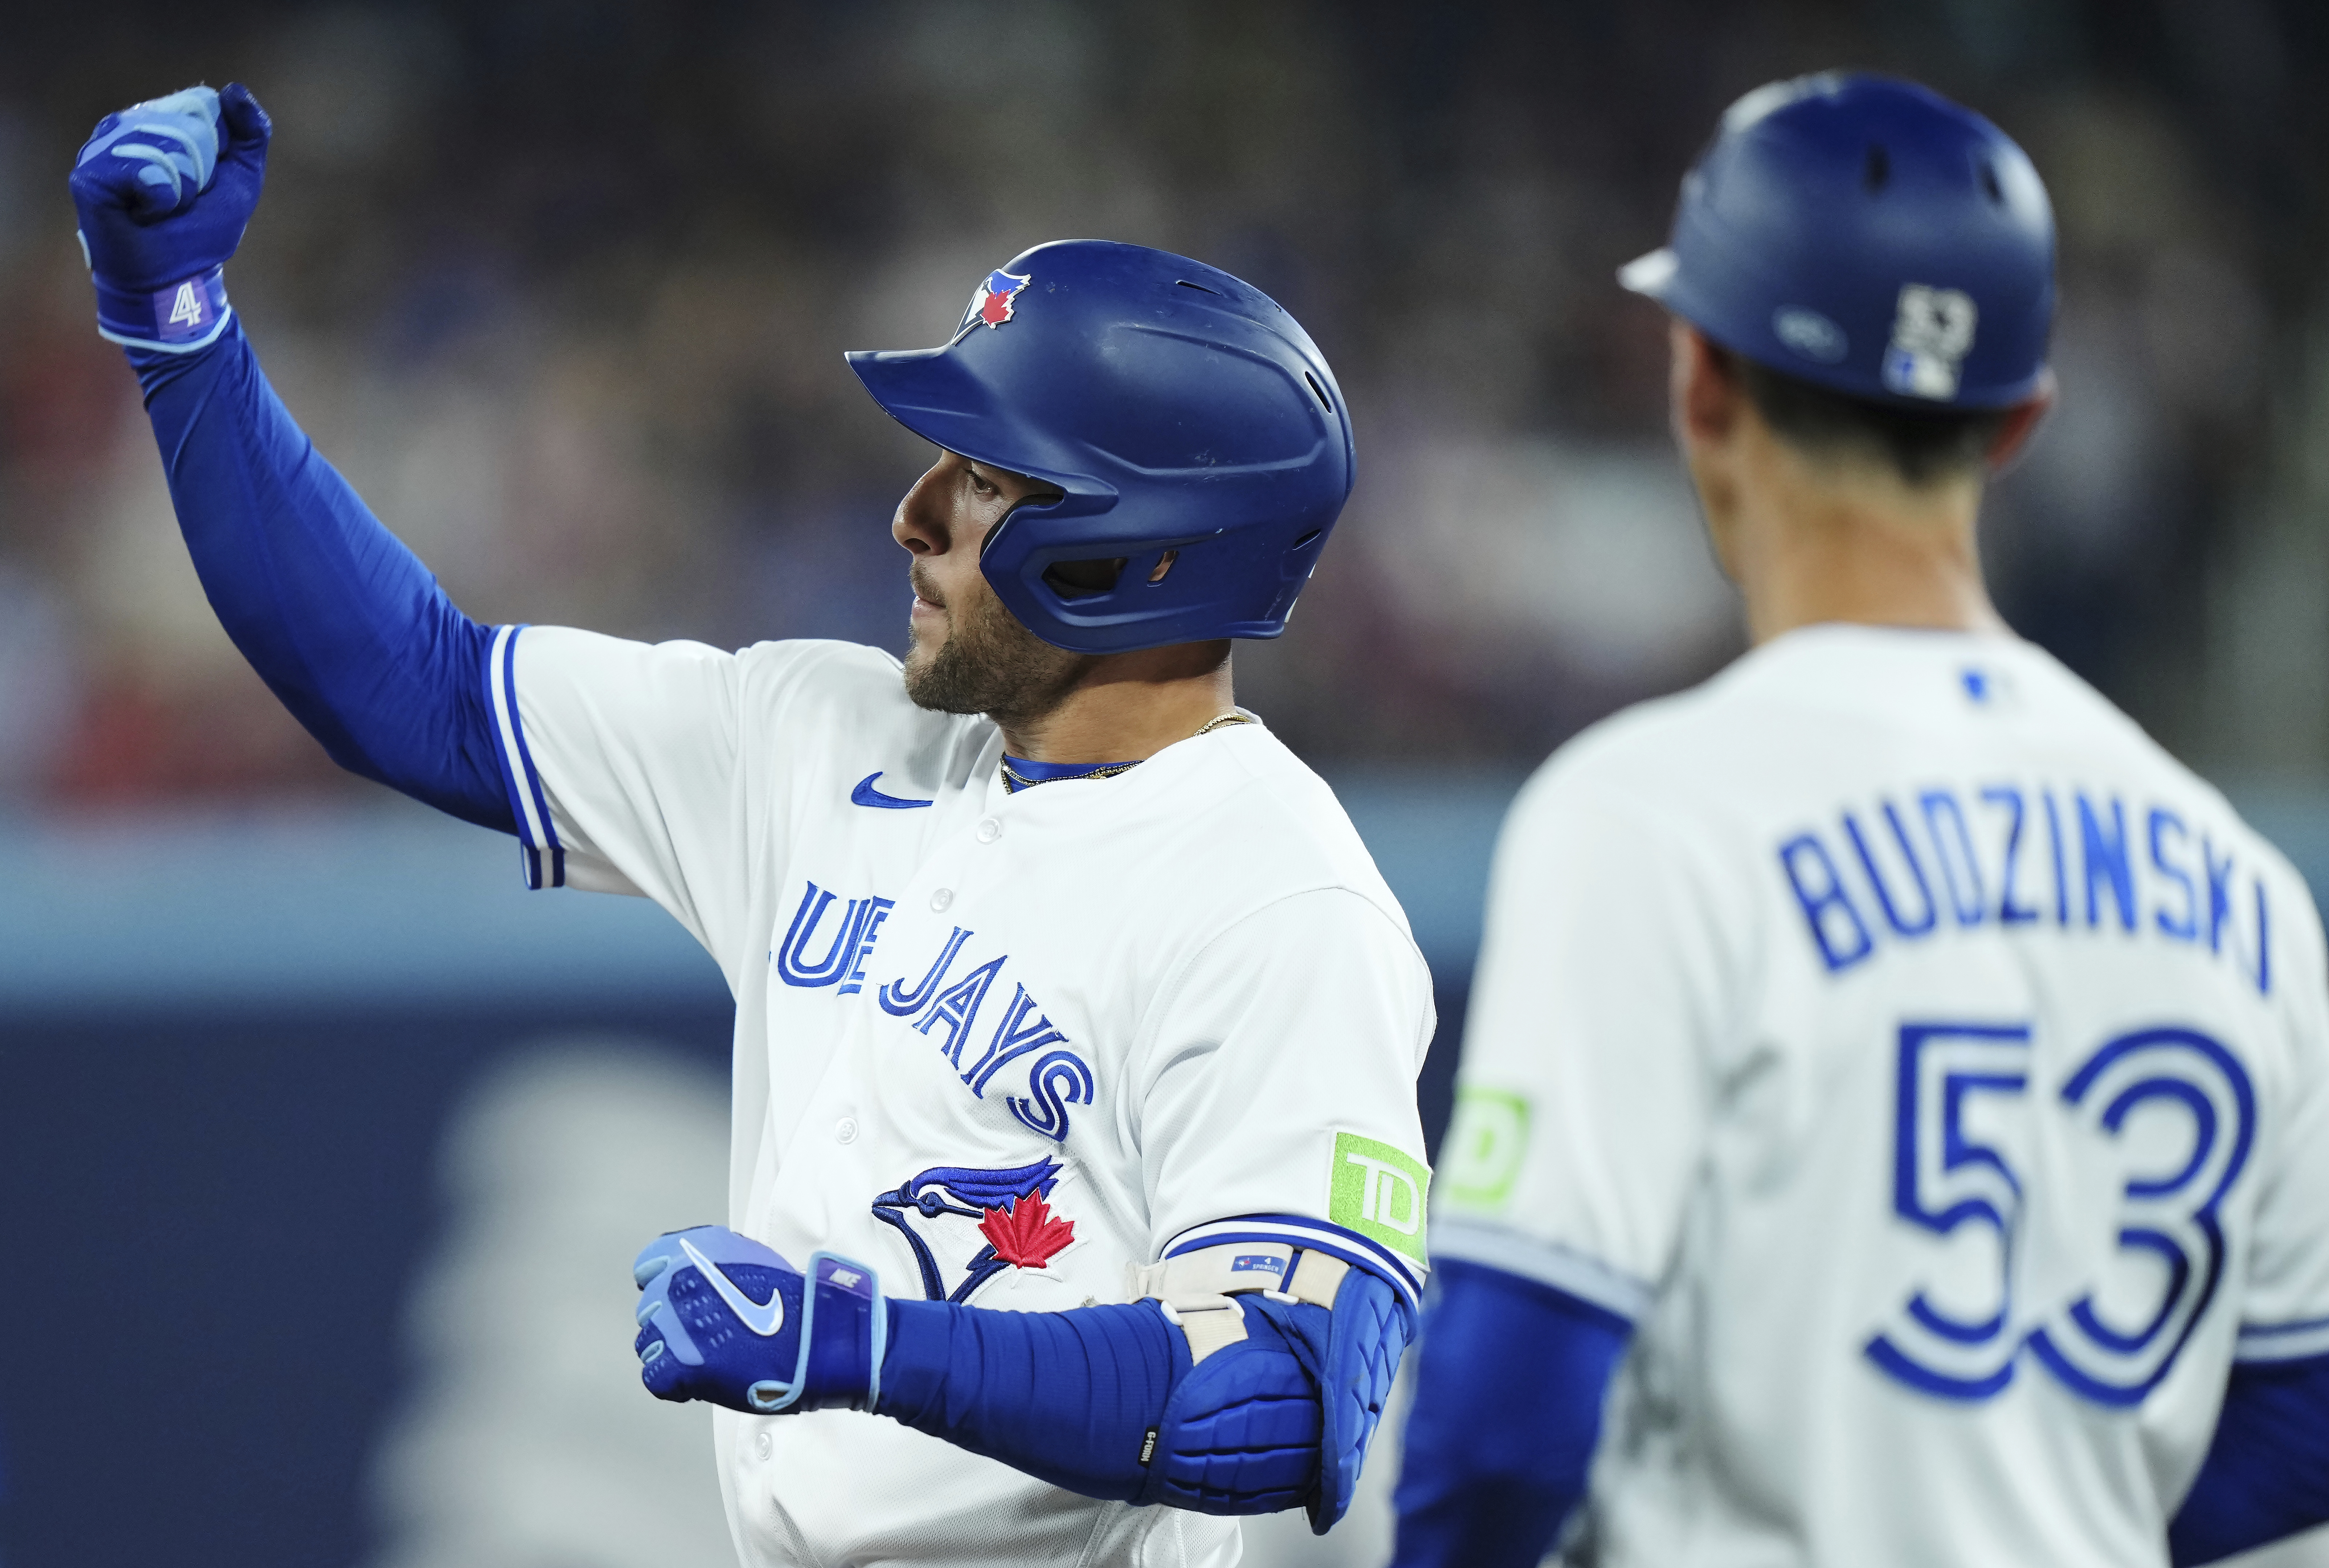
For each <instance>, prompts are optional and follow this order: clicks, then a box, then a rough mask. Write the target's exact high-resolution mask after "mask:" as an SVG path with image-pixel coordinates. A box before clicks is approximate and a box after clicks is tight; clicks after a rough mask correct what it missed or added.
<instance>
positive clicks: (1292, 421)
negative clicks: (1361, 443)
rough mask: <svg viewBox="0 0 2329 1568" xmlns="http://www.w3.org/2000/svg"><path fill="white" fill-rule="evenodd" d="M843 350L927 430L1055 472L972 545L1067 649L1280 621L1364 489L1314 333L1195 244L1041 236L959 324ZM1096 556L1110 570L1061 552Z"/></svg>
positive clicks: (992, 281) (1031, 619)
mask: <svg viewBox="0 0 2329 1568" xmlns="http://www.w3.org/2000/svg"><path fill="white" fill-rule="evenodd" d="M1005 323H1008V324H1010V326H1011V330H1010V331H1008V332H997V331H992V330H989V331H980V330H979V327H980V326H982V325H983V326H986V327H988V328H994V327H998V326H1003V325H1004V324H1005ZM849 364H850V368H851V369H852V370H854V371H855V372H856V373H857V376H858V379H859V380H861V381H863V383H865V389H866V391H868V392H872V394H873V399H874V401H876V402H879V403H880V404H881V405H882V408H883V409H884V410H885V411H887V412H888V413H889V415H890V417H891V418H892V419H894V420H897V421H898V422H899V423H900V424H902V425H904V426H905V427H906V428H907V429H908V430H912V431H913V432H914V433H915V434H916V435H919V436H920V437H922V438H923V439H926V440H929V441H931V442H934V443H936V444H937V445H938V446H940V447H943V448H945V449H947V450H948V451H950V452H956V453H958V454H960V455H961V456H963V457H966V458H973V459H975V460H976V461H978V462H982V463H988V464H992V465H993V466H994V467H995V468H1003V469H1005V470H1007V471H1009V472H1011V473H1014V474H1024V475H1026V476H1027V477H1030V478H1033V479H1038V480H1041V481H1042V483H1043V484H1044V485H1046V486H1050V487H1051V488H1052V489H1055V490H1057V491H1059V492H1060V494H1059V495H1057V496H1037V497H1034V498H1031V499H1029V500H1026V501H1023V502H1021V503H1020V504H1019V505H1017V506H1015V507H1014V508H1013V509H1012V511H1011V513H1010V515H1008V516H1006V517H1005V518H1004V520H1003V521H1002V522H1001V523H998V524H995V526H994V527H993V528H991V529H989V530H988V531H987V534H986V536H985V543H983V544H982V545H981V547H980V553H979V561H978V564H979V571H980V573H981V575H983V576H984V577H985V579H986V581H987V582H988V583H989V585H991V586H992V587H993V588H994V590H995V598H996V599H998V600H1002V602H1003V605H1004V608H1005V609H1008V610H1010V612H1011V613H1012V614H1013V615H1014V616H1016V617H1017V618H1018V619H1019V621H1020V624H1021V625H1023V626H1024V627H1026V628H1027V629H1028V630H1030V631H1032V632H1033V633H1034V634H1035V635H1036V636H1037V637H1040V638H1042V639H1043V640H1044V641H1045V642H1048V643H1051V645H1052V646H1054V647H1063V648H1067V649H1069V650H1070V651H1071V652H1075V653H1089V654H1107V653H1127V652H1130V651H1132V650H1134V649H1136V648H1146V647H1164V646H1165V645H1166V644H1169V643H1180V642H1199V641H1205V640H1209V639H1212V638H1233V637H1250V638H1269V637H1276V636H1278V633H1280V632H1281V631H1283V630H1285V629H1286V618H1287V616H1288V615H1290V614H1292V613H1293V609H1294V600H1295V597H1296V596H1297V594H1299V593H1300V592H1301V590H1302V587H1303V585H1304V584H1305V583H1306V582H1307V581H1309V580H1310V572H1311V569H1312V568H1313V567H1315V565H1316V564H1317V562H1318V554H1319V552H1320V551H1321V550H1323V549H1324V548H1325V543H1326V536H1327V534H1329V533H1331V532H1332V531H1333V529H1334V520H1335V518H1336V516H1337V515H1340V513H1341V512H1342V509H1343V502H1344V499H1345V498H1346V497H1347V496H1349V495H1350V493H1351V482H1352V478H1353V461H1354V459H1353V448H1352V443H1351V421H1350V415H1349V412H1348V411H1346V410H1345V409H1344V406H1343V397H1342V392H1341V389H1340V388H1338V387H1337V386H1336V385H1335V384H1334V372H1333V371H1331V370H1329V369H1327V367H1326V361H1325V356H1324V355H1323V354H1320V353H1319V352H1318V346H1317V345H1315V344H1314V343H1312V342H1311V341H1310V337H1309V335H1308V334H1307V333H1306V332H1304V331H1303V330H1302V327H1301V326H1300V325H1299V324H1298V323H1297V322H1296V321H1295V319H1294V318H1293V317H1292V316H1289V315H1287V313H1286V311H1285V309H1284V308H1283V307H1280V306H1279V305H1278V302H1277V301H1275V300H1273V299H1271V298H1269V297H1268V295H1266V294H1264V293H1262V292H1261V291H1260V290H1259V289H1258V288H1254V287H1253V286H1252V285H1250V284H1249V283H1246V282H1244V281H1242V280H1240V279H1236V278H1232V277H1231V276H1230V275H1229V274H1228V273H1226V272H1223V271H1221V269H1218V268H1214V267H1208V266H1206V265H1205V264H1204V263H1203V262H1202V261H1193V260H1189V259H1188V258H1187V257H1185V256H1174V255H1172V254H1170V253H1169V252H1167V251H1164V250H1150V249H1148V248H1147V247H1146V246H1143V245H1119V244H1115V243H1112V242H1110V241H1104V240H1061V241H1054V242H1053V243H1051V244H1049V245H1038V246H1036V247H1035V248H1034V249H1033V250H1029V251H1027V252H1025V253H1024V254H1023V255H1021V256H1019V257H1017V258H1015V259H1014V260H1011V261H1009V262H1007V263H1005V264H1004V266H1003V267H1002V268H1000V269H997V270H995V272H993V273H991V274H989V275H988V277H987V279H986V281H985V283H983V284H981V285H980V286H979V288H978V290H977V292H976V295H975V296H974V297H973V298H972V300H971V306H970V308H969V309H968V310H966V311H965V312H964V313H963V316H962V319H961V322H960V324H959V325H958V326H957V328H956V331H955V335H954V336H953V337H952V338H951V339H950V340H948V342H947V343H945V344H944V345H940V346H939V347H937V348H930V349H919V350H913V351H910V352H903V353H881V354H868V353H860V354H851V355H850V356H849ZM1095 561H1098V562H1108V563H1110V564H1111V565H1112V567H1113V568H1114V570H1113V571H1112V573H1111V575H1112V576H1113V578H1114V581H1113V582H1112V583H1111V584H1110V585H1108V586H1107V587H1102V588H1098V589H1094V588H1091V587H1089V586H1083V584H1086V583H1089V581H1090V580H1091V578H1092V575H1093V574H1091V573H1077V574H1074V581H1075V582H1076V584H1077V585H1076V586H1070V578H1069V577H1066V576H1057V577H1055V576H1054V575H1053V574H1052V572H1051V568H1052V567H1054V566H1057V565H1060V564H1061V563H1063V562H1095Z"/></svg>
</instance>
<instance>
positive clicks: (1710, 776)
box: [1433, 626, 2329, 1568]
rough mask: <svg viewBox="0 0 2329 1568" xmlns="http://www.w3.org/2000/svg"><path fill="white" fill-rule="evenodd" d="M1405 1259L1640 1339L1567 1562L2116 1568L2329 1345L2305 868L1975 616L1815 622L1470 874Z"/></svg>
mask: <svg viewBox="0 0 2329 1568" xmlns="http://www.w3.org/2000/svg"><path fill="white" fill-rule="evenodd" d="M1488 920H1489V923H1488V933H1487V939H1486V945H1485V950H1484V953H1483V956H1482V960H1481V968H1480V972H1479V976H1478V978H1477V981H1476V988H1475V990H1474V992H1473V1001H1472V1012H1471V1015H1470V1023H1469V1030H1468V1034H1467V1038H1466V1044H1465V1054H1464V1062H1463V1069H1462V1082H1461V1098H1460V1109H1459V1113H1458V1121H1457V1127H1456V1128H1455V1129H1454V1130H1453V1131H1452V1132H1451V1134H1450V1138H1449V1143H1448V1147H1447V1150H1446V1151H1445V1152H1444V1154H1443V1157H1442V1163H1443V1172H1442V1179H1441V1190H1440V1193H1439V1196H1438V1201H1437V1213H1436V1215H1435V1219H1436V1222H1437V1223H1435V1224H1434V1226H1433V1230H1434V1250H1435V1252H1436V1253H1437V1254H1438V1256H1439V1257H1441V1258H1443V1259H1444V1258H1447V1257H1460V1258H1466V1259H1471V1260H1474V1261H1480V1262H1485V1263H1488V1264H1493V1265H1495V1266H1497V1267H1500V1268H1503V1269H1504V1270H1510V1271H1512V1272H1515V1273H1518V1274H1523V1275H1527V1276H1532V1277H1534V1278H1536V1279H1539V1280H1545V1281H1548V1282H1550V1283H1551V1284H1553V1285H1555V1286H1557V1287H1559V1288H1561V1289H1564V1290H1566V1291H1569V1292H1570V1293H1571V1294H1573V1295H1576V1296H1579V1297H1582V1298H1585V1299H1589V1300H1592V1301H1596V1302H1598V1303H1600V1304H1601V1305H1603V1306H1606V1307H1608V1308H1611V1309H1613V1310H1615V1311H1617V1312H1619V1313H1621V1314H1623V1315H1625V1316H1626V1317H1628V1318H1634V1319H1635V1320H1636V1337H1635V1340H1634V1344H1633V1348H1632V1350H1631V1352H1630V1353H1629V1355H1628V1356H1627V1361H1626V1363H1625V1365H1624V1367H1623V1370H1622V1371H1621V1372H1620V1374H1619V1376H1618V1379H1617V1384H1616V1386H1615V1387H1614V1389H1613V1392H1612V1394H1611V1400H1610V1405H1609V1411H1608V1426H1607V1427H1606V1428H1605V1436H1604V1440H1603V1445H1602V1449H1601V1451H1600V1454H1599V1456H1598V1459H1597V1463H1596V1469H1595V1473H1594V1478H1593V1485H1592V1492H1591V1497H1590V1506H1589V1508H1588V1509H1587V1510H1585V1513H1586V1516H1587V1517H1586V1522H1585V1525H1584V1528H1583V1533H1582V1535H1581V1537H1580V1538H1579V1539H1578V1540H1577V1541H1575V1542H1574V1543H1573V1544H1572V1552H1573V1554H1574V1555H1576V1556H1577V1557H1578V1558H1579V1559H1580V1560H1585V1561H1592V1562H1598V1563H1604V1564H1612V1565H1624V1568H1633V1565H1636V1564H1640V1565H1645V1568H1702V1565H1711V1564H1723V1565H1733V1564H1737V1565H1747V1564H1753V1565H1755V1568H1765V1565H1769V1568H1779V1565H1784V1564H1811V1563H1816V1564H1822V1565H1825V1568H1876V1565H1880V1564H1881V1565H1882V1568H1918V1565H1922V1564H1934V1565H1939V1564H1955V1565H1966V1568H2013V1565H2027V1568H2084V1565H2088V1564H2091V1565H2093V1568H2127V1565H2129V1564H2142V1563H2164V1561H2165V1547H2164V1528H2165V1522H2166V1520H2167V1519H2168V1518H2169V1517H2170V1516H2172V1515H2173V1511H2174V1509H2175V1507H2176V1505H2177V1503H2178V1501H2179V1500H2180V1498H2181V1497H2182V1496H2183V1492H2184V1491H2185V1489H2186V1488H2188V1487H2189V1485H2190V1484H2191V1481H2192V1478H2193V1476H2194V1475H2195V1473H2196V1472H2197V1470H2198V1468H2199V1465H2200V1462H2201V1459H2202V1457H2203V1455H2204V1454H2205V1451H2206V1449H2207V1446H2208V1443H2209V1440H2210V1439H2211V1435H2212V1432H2213V1430H2214V1425H2215V1419H2216V1413H2217V1409H2218V1406H2219V1403H2220V1401H2221V1395H2222V1390H2223V1386H2224V1382H2225V1377H2226V1374H2227V1369H2228V1367H2229V1365H2230V1363H2231V1362H2232V1361H2233V1360H2235V1359H2236V1358H2237V1359H2250V1358H2258V1359H2261V1358H2273V1357H2290V1356H2297V1355H2319V1354H2322V1353H2323V1352H2324V1351H2329V1031H2324V991H2323V988H2324V974H2323V954H2322V939H2321V933H2320V926H2319V922H2318V921H2317V919H2316V916H2315V912H2314V909H2313V905H2312V903H2311V902H2310V900H2309V898H2308V897H2307V894H2306V892H2305V886H2304V884H2303V883H2301V882H2299V881H2298V879H2297V878H2296V875H2295V874H2293V873H2292V872H2291V870H2290V869H2289V867H2288V866H2287V864H2285V863H2284V862H2283V861H2282V859H2281V858H2280V856H2279V855H2277V854H2276V853H2274V851H2273V850H2272V849H2271V848H2270V847H2268V845H2266V844H2265V843H2264V842H2263V841H2262V840H2261V839H2259V838H2258V836H2256V835H2255V834H2254V833H2252V832H2250V831H2249V829H2248V828H2247V827H2244V826H2242V824H2241V823H2240V822H2239V819H2238V818H2237V817H2235V816H2234V815H2233V813H2232V811H2231V810H2230V808H2229V807H2228V806H2227V805H2226V804H2225V803H2224V801H2223V799H2222V798H2221V797H2220V796H2219V795H2218V794H2217V793H2216V791H2215V790H2213V789H2211V788H2209V787H2208V786H2207V785H2206V784H2204V783H2202V781H2201V780H2199V779H2196V778H2194V777H2193V776H2192V774H2191V773H2190V772H2188V771H2187V770H2184V769H2183V767H2181V766H2179V765H2178V764H2177V763H2175V762H2174V761H2173V760H2171V759H2170V758H2168V757H2167V756H2166V754H2165V753H2164V752H2163V751H2161V750H2160V749H2159V748H2158V747H2157V746H2156V745H2155V744H2154V743H2153V742H2152V741H2150V740H2149V739H2147V738H2146V737H2145V735H2144V734H2143V733H2142V732H2140V731H2139V730H2137V729H2136V726H2135V725H2134V724H2133V723H2130V722H2129V721H2128V720H2126V718H2125V717H2123V716H2122V715H2120V714H2119V713H2117V712H2116V711H2115V710H2114V709H2112V708H2111V707H2110V706H2109V705H2108V704H2106V703H2105V702H2104V701H2103V700H2102V699H2101V698H2100V697H2098V695H2097V694H2095V693H2094V692H2093V691H2091V690H2090V689H2089V688H2088V687H2087V686H2085V685H2082V684H2081V683H2080V682H2079V681H2078V680H2077V679H2076V678H2075V677H2073V676H2072V675H2070V674H2069V673H2068V672H2067V671H2066V670H2064V669H2063V668H2062V667H2061V666H2060V665H2058V664H2056V663H2055V662H2054V661H2053V660H2052V659H2051V658H2050V657H2048V656H2046V655H2045V654H2043V653H2041V652H2040V651H2039V650H2038V649H2036V648H2034V647H2031V646H2030V645H2028V644H2026V643H2023V642H2020V641H2016V640H2013V639H2012V638H2004V637H1973V636H1965V635H1958V634H1951V633H1940V632H1924V631H1907V630H1893V629H1880V628H1864V627H1842V626H1831V627H1820V628H1810V629H1806V630H1802V631H1797V632H1794V633H1792V634H1789V635H1788V636H1786V637H1783V638H1778V639H1777V640H1776V641H1774V642H1772V643H1770V644H1768V646H1766V647H1762V648H1760V649H1759V650H1757V651H1756V652H1754V653H1752V654H1749V656H1746V657H1745V658H1743V659H1741V660H1740V662H1739V663H1738V664H1737V665H1736V666H1733V667H1732V668H1731V669H1730V670H1729V671H1727V672H1725V673H1724V674H1723V675H1721V676H1719V677H1717V678H1716V679H1715V680H1713V681H1712V682H1711V683H1709V684H1708V685H1705V686H1703V687H1701V688H1699V689H1698V690H1696V691H1693V692H1691V693H1687V694H1683V695H1681V696H1678V697H1674V698H1671V699H1667V700H1665V701H1662V702H1657V703H1652V704H1646V705H1645V706H1642V707H1639V708H1636V709H1635V710H1633V711H1632V712H1630V713H1626V714H1623V715H1621V716H1620V717H1618V718H1617V719H1615V720H1613V721H1611V722H1610V723H1607V724H1604V725H1602V726H1600V727H1598V728H1597V729H1596V730H1594V731H1592V732H1589V733H1588V734H1586V735H1584V736H1582V737H1580V738H1579V740H1577V741H1575V742H1573V743H1572V744H1570V746H1568V747H1567V748H1565V749H1564V750H1563V751H1561V752H1560V753H1559V754H1558V755H1557V756H1556V757H1555V758H1554V759H1553V760H1552V761H1551V763H1550V764H1548V765H1547V766H1546V768H1545V769H1544V770H1542V772H1541V773H1540V774H1539V775H1538V776H1537V778H1536V779H1534V780H1533V781H1532V783H1531V784H1530V785H1529V787H1528V789H1526V791H1525V792H1524V793H1523V795H1522V797H1521V798H1520V800H1519V802H1518V804H1517V805H1515V806H1514V808H1513V813H1512V817H1511V818H1510V820H1509V822H1508V823H1507V825H1506V827H1505V829H1504V839H1503V842H1502V845H1501V846H1500V848H1499V849H1498V851H1497V858H1496V863H1495V875H1494V883H1493V887H1492V892H1491V894H1490V901H1489V917H1488Z"/></svg>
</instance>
